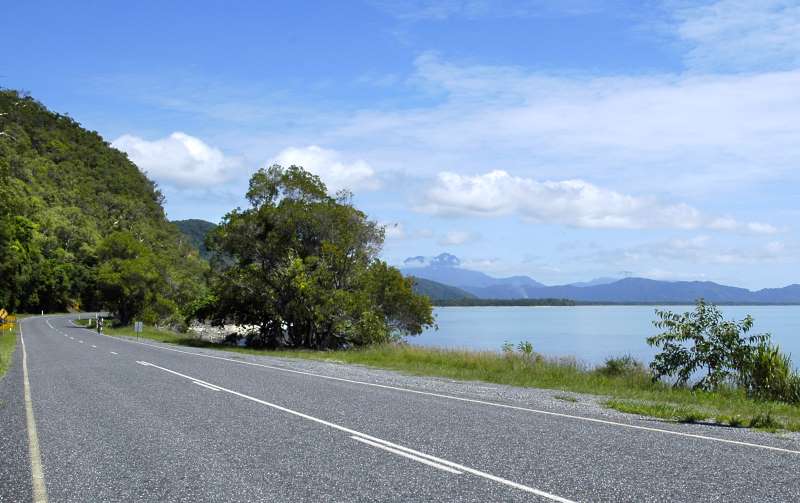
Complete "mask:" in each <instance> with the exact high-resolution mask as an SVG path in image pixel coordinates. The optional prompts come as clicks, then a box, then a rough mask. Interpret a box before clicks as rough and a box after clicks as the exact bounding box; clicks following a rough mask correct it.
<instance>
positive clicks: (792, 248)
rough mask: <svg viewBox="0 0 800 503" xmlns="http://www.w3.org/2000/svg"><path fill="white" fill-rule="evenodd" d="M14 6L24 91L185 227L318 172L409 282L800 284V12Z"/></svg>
mask: <svg viewBox="0 0 800 503" xmlns="http://www.w3.org/2000/svg"><path fill="white" fill-rule="evenodd" d="M2 4H3V6H2V11H3V13H4V18H5V19H6V21H7V22H6V23H4V30H3V44H4V50H3V52H2V55H0V86H2V87H7V88H13V89H21V90H25V91H28V92H30V93H31V95H32V96H33V97H34V98H36V99H38V100H39V101H41V102H43V103H44V104H45V105H46V106H48V107H49V108H50V109H52V110H54V111H57V112H60V113H65V114H68V115H70V116H71V117H73V118H74V119H76V120H77V121H78V122H80V123H81V124H82V125H83V126H84V127H87V128H89V129H92V130H95V131H97V132H99V133H100V134H101V135H102V136H103V137H104V138H105V139H106V140H107V141H109V142H110V143H111V144H112V145H113V146H115V147H116V148H119V149H120V150H123V151H125V152H127V154H128V156H129V157H130V158H131V160H133V161H134V162H135V163H136V164H137V165H138V166H139V168H140V169H141V170H143V171H144V172H145V173H147V175H148V176H149V177H150V178H151V179H154V180H155V181H156V182H157V183H158V185H159V186H160V187H161V189H162V191H163V192H164V194H165V195H166V199H167V202H166V210H167V214H168V216H169V218H170V219H186V218H201V219H205V220H209V221H212V222H219V221H220V220H221V219H222V218H223V216H224V215H225V214H226V213H227V212H228V211H230V210H231V209H233V208H235V207H237V206H241V207H244V206H246V202H245V200H244V198H243V195H244V192H245V190H246V187H247V182H248V180H249V177H250V176H251V175H252V173H253V172H255V171H256V170H258V169H259V168H263V167H266V166H268V165H270V164H273V163H279V164H281V165H291V164H296V165H301V166H303V167H305V168H306V169H308V170H309V171H312V172H314V173H316V174H318V175H320V177H321V178H322V179H323V180H324V181H325V182H326V184H327V185H328V188H329V189H330V190H331V191H335V190H338V189H342V188H347V189H350V190H352V191H353V193H354V194H355V199H354V200H355V203H356V205H357V206H358V207H359V208H361V209H363V210H364V211H365V212H366V213H367V214H368V215H369V216H370V217H371V218H372V219H374V220H376V221H378V222H380V223H382V224H384V225H386V243H385V246H384V250H383V258H385V259H386V260H387V261H388V262H390V263H391V264H394V265H402V263H403V260H404V259H405V258H407V257H410V256H425V257H432V256H435V255H437V254H439V253H442V252H448V253H452V254H454V255H456V256H458V257H459V258H460V259H461V263H462V266H463V267H467V268H470V269H475V270H480V271H483V272H486V273H488V274H490V275H493V276H508V275H516V274H525V275H529V276H531V277H533V278H534V279H536V280H538V281H541V282H543V283H546V284H562V283H569V282H573V281H582V280H588V279H591V278H596V277H623V276H641V277H648V278H654V279H664V280H703V281H705V280H709V281H717V282H722V283H726V284H731V285H736V286H743V287H747V288H752V289H757V288H764V287H778V286H784V285H787V284H790V283H800V268H798V265H800V233H799V230H798V228H797V225H796V222H798V217H800V204H798V203H800V0H791V1H782V0H759V1H756V0H753V1H750V0H719V1H706V2H689V1H681V0H663V1H657V0H637V1H622V0H606V1H593V0H552V1H547V0H520V1H516V2H512V1H505V0H495V1H488V0H406V1H399V0H397V1H395V0H363V1H357V0H352V1H345V0H343V1H340V2H330V1H318V2H317V1H286V2H279V1H271V2H263V1H252V2H248V1H237V2H216V1H194V2H188V1H183V2H178V1H159V2H148V1H141V2H90V1H76V2H62V1H59V2H55V1H53V2H48V1H37V2H11V1H7V0H2Z"/></svg>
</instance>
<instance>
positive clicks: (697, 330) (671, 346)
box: [647, 299, 769, 390]
mask: <svg viewBox="0 0 800 503" xmlns="http://www.w3.org/2000/svg"><path fill="white" fill-rule="evenodd" d="M656 315H657V316H658V319H657V320H656V321H654V322H653V324H654V325H655V326H656V327H657V328H659V329H662V330H664V332H663V333H661V334H658V335H656V336H653V337H649V338H648V339H647V343H648V344H649V345H651V346H655V347H657V348H660V349H661V352H660V353H658V354H657V355H656V356H655V358H654V359H653V361H652V363H651V364H650V368H651V369H652V371H653V377H654V379H660V378H662V377H665V376H668V377H675V385H678V386H682V385H685V384H686V383H687V382H688V381H689V379H690V378H692V377H693V376H695V375H696V374H697V373H701V374H702V377H701V378H700V380H698V381H697V382H696V383H695V384H694V386H693V387H694V388H695V389H702V390H711V389H715V388H717V387H719V386H720V385H721V384H723V383H725V382H729V383H734V381H736V380H740V379H741V378H742V376H743V375H747V374H748V372H749V369H750V368H751V365H752V360H753V357H754V355H755V354H757V352H758V349H759V347H760V346H761V345H762V344H765V343H767V342H768V341H769V334H757V335H748V333H749V332H750V329H751V328H752V327H753V318H752V317H751V316H749V315H748V316H746V317H745V318H744V319H743V320H742V321H725V320H724V319H723V317H722V313H721V312H720V310H719V308H718V307H717V306H715V305H713V304H706V303H705V302H704V301H703V300H702V299H700V300H698V301H697V304H696V306H695V310H694V312H686V313H683V314H676V313H673V312H671V311H661V310H658V309H657V310H656Z"/></svg>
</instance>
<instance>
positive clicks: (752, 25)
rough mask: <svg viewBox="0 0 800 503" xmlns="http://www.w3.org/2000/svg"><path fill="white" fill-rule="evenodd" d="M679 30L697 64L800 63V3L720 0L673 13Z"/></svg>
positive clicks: (768, 65) (727, 67)
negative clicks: (689, 46)
mask: <svg viewBox="0 0 800 503" xmlns="http://www.w3.org/2000/svg"><path fill="white" fill-rule="evenodd" d="M676 18H677V20H678V22H679V24H678V26H677V33H678V35H679V36H680V37H681V38H682V39H683V40H685V41H686V42H687V43H689V44H690V45H691V49H690V51H689V53H688V54H687V56H686V60H687V63H688V64H689V65H690V66H692V67H694V68H700V69H721V70H754V69H755V70H759V69H764V68H771V69H776V68H777V69H791V68H797V67H798V66H800V3H798V2H797V1H796V0H721V1H718V2H715V3H712V4H706V5H699V6H697V5H695V6H692V7H687V8H684V9H679V10H678V11H677V12H676Z"/></svg>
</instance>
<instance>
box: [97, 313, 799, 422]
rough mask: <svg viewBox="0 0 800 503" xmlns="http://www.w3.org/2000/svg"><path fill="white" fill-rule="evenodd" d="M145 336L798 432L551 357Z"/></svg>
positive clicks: (720, 402) (768, 417)
mask: <svg viewBox="0 0 800 503" xmlns="http://www.w3.org/2000/svg"><path fill="white" fill-rule="evenodd" d="M105 332H106V333H108V334H109V335H126V336H131V337H133V336H135V335H136V334H135V333H134V332H133V329H132V328H130V327H124V328H106V329H105ZM140 336H141V337H142V338H145V339H151V340H154V341H159V342H165V343H169V344H177V345H181V346H190V347H202V348H212V349H218V350H224V351H230V352H235V353H244V354H253V355H265V356H282V357H290V358H306V359H311V360H321V361H333V362H341V363H355V364H361V365H367V366H370V367H376V368H383V369H391V370H398V371H402V372H405V373H408V374H413V375H425V376H437V377H446V378H449V379H456V380H465V381H485V382H490V383H496V384H508V385H512V386H523V387H532V388H547V389H553V390H559V391H569V392H577V393H588V394H593V395H602V396H605V397H607V398H608V400H607V401H605V402H604V404H605V406H607V407H610V408H612V409H616V410H619V411H621V412H627V413H632V414H641V415H646V416H652V417H657V418H662V419H666V420H671V421H680V422H701V421H707V422H713V423H717V424H721V425H727V426H734V427H753V428H760V429H764V430H768V431H775V430H781V429H785V430H790V431H800V407H798V406H794V405H789V404H785V403H779V402H764V401H757V400H753V399H750V398H748V397H747V396H746V395H745V393H743V392H742V391H740V390H734V389H731V390H722V391H715V392H702V391H692V390H690V389H685V388H672V387H670V386H667V385H665V384H663V383H654V382H652V380H651V379H650V377H649V376H648V375H647V373H646V372H644V371H643V370H639V371H631V372H624V373H622V374H620V375H608V374H607V373H604V372H601V371H598V370H593V369H589V368H586V367H585V366H583V365H581V364H579V363H578V362H576V361H575V360H574V359H571V358H559V359H548V358H541V357H540V356H536V355H534V356H531V357H527V356H525V355H521V354H519V353H512V354H500V353H496V352H492V351H468V350H458V349H440V348H426V347H420V346H413V345H395V344H389V345H382V346H374V347H368V348H363V349H354V350H347V351H344V350H342V351H310V350H278V351H273V350H262V349H253V348H241V347H234V346H228V345H222V344H213V343H210V342H206V341H201V340H199V339H196V338H194V337H192V336H187V335H183V334H177V333H175V332H170V331H166V330H157V329H154V328H145V330H144V332H143V333H142V334H140Z"/></svg>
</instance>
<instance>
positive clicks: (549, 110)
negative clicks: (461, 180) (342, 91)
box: [333, 54, 800, 197]
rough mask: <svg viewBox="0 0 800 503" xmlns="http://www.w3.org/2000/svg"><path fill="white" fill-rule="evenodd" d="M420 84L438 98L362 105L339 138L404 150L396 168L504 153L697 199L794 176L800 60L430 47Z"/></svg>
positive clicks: (538, 166)
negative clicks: (645, 61) (708, 63)
mask: <svg viewBox="0 0 800 503" xmlns="http://www.w3.org/2000/svg"><path fill="white" fill-rule="evenodd" d="M413 82H415V83H416V84H417V85H418V86H419V88H420V90H421V91H424V92H426V93H428V94H429V95H430V96H431V97H432V98H438V100H437V101H436V104H434V105H432V106H426V107H422V108H414V109H406V110H393V111H392V110H389V111H386V110H364V111H362V112H360V113H358V114H356V115H355V116H354V118H353V119H351V120H350V121H349V122H348V123H345V124H344V125H343V126H342V127H341V128H339V129H338V130H337V131H335V132H334V133H333V135H334V136H333V138H334V140H338V141H349V140H350V139H353V141H355V140H357V141H358V142H359V144H360V145H362V148H365V149H367V148H368V149H371V151H372V152H373V157H376V158H378V157H380V153H381V152H389V153H391V154H392V155H394V157H395V158H396V157H397V156H396V154H397V153H398V152H399V153H402V155H403V157H402V164H401V163H399V162H397V161H395V166H398V165H399V166H402V167H406V168H408V169H409V171H414V170H418V171H421V170H423V169H424V170H426V171H428V170H429V167H430V165H431V163H435V164H437V165H440V166H443V167H444V168H447V169H451V170H452V169H454V167H455V165H456V164H455V163H458V166H459V169H462V170H463V169H464V168H467V169H479V168H478V167H479V166H480V165H483V166H486V165H487V164H489V163H496V162H497V159H498V158H502V159H503V160H504V168H505V169H509V170H514V171H515V172H532V171H534V170H535V171H536V172H537V173H538V176H546V177H553V176H559V177H563V176H565V174H566V176H567V177H570V178H571V177H576V178H587V177H593V176H596V174H597V173H602V174H603V176H606V177H609V178H614V179H619V180H621V179H624V180H625V183H626V184H627V186H631V185H633V186H638V187H639V188H645V189H647V190H650V189H656V190H658V191H659V192H662V193H664V192H674V193H679V192H680V193H689V194H691V195H694V196H698V197H699V195H700V194H703V195H705V194H707V193H708V191H709V190H715V191H719V190H726V189H728V190H736V189H737V188H739V187H742V186H743V184H744V183H746V182H759V183H760V182H764V181H766V180H776V179H785V178H786V177H790V178H793V179H796V178H798V171H797V169H796V166H797V164H798V162H800V142H798V141H797V137H798V134H800V122H798V121H797V117H798V116H800V70H798V69H794V70H790V71H780V72H771V73H761V74H736V75H721V74H705V75H703V74H672V73H666V74H655V75H645V76H592V75H580V74H579V75H563V76H559V75H551V74H544V73H541V72H535V71H527V70H524V69H522V68H519V67H513V66H487V65H458V64H454V63H451V62H446V61H443V60H442V59H441V58H439V57H438V56H436V55H432V54H425V55H423V56H421V57H419V58H418V59H417V61H416V72H415V74H414V77H413ZM384 162H385V163H391V162H392V159H391V158H390V157H389V156H388V155H387V156H386V159H385V161H384ZM399 166H398V167H399Z"/></svg>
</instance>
